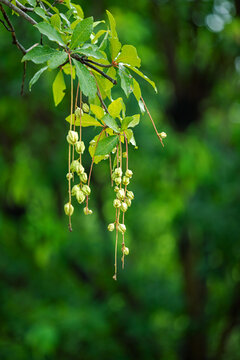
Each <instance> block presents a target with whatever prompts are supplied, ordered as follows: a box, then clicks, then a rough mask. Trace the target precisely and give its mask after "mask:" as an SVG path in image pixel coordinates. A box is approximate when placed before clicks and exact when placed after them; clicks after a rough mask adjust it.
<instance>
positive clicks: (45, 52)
mask: <svg viewBox="0 0 240 360" xmlns="http://www.w3.org/2000/svg"><path fill="white" fill-rule="evenodd" d="M55 53H56V50H54V49H51V48H50V47H49V46H41V45H38V46H35V47H34V48H33V49H32V50H30V51H28V52H27V53H26V54H25V55H24V57H23V58H22V62H23V61H26V60H31V61H33V62H34V63H35V64H41V63H44V62H46V61H48V60H49V59H50V58H51V56H52V55H53V54H55Z"/></svg>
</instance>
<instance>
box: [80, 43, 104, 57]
mask: <svg viewBox="0 0 240 360" xmlns="http://www.w3.org/2000/svg"><path fill="white" fill-rule="evenodd" d="M74 52H76V53H78V54H83V55H86V56H91V57H94V58H96V59H105V56H104V53H102V52H101V51H99V50H98V47H97V46H96V45H92V44H84V45H83V46H82V47H81V48H80V49H78V50H76V51H74Z"/></svg>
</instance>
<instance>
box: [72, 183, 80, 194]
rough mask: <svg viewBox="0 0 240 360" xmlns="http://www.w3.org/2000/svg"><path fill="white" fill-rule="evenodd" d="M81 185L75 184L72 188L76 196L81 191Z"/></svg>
mask: <svg viewBox="0 0 240 360" xmlns="http://www.w3.org/2000/svg"><path fill="white" fill-rule="evenodd" d="M80 190H81V189H80V187H79V185H74V186H73V188H72V195H73V196H75V195H77V193H78V192H79V191H80Z"/></svg>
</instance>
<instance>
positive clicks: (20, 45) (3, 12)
mask: <svg viewBox="0 0 240 360" xmlns="http://www.w3.org/2000/svg"><path fill="white" fill-rule="evenodd" d="M0 2H1V0H0ZM0 10H1V12H2V14H3V17H4V19H5V20H6V22H7V24H8V26H9V28H7V26H6V25H5V24H4V22H2V21H1V22H2V23H3V24H4V26H5V28H6V29H7V30H8V31H9V32H11V34H12V39H13V44H14V45H16V46H17V47H18V49H19V50H21V51H22V53H23V54H26V52H27V51H26V50H25V48H24V47H23V46H22V44H20V42H19V41H18V39H17V38H16V33H15V30H14V27H13V25H12V23H11V21H10V19H9V17H8V16H7V14H6V12H5V10H4V8H3V6H2V5H1V4H0Z"/></svg>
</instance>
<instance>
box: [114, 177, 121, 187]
mask: <svg viewBox="0 0 240 360" xmlns="http://www.w3.org/2000/svg"><path fill="white" fill-rule="evenodd" d="M114 181H115V183H116V185H120V184H121V182H122V178H121V177H117V178H116V179H115V180H114Z"/></svg>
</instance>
